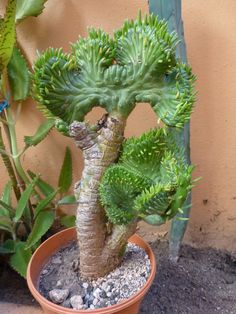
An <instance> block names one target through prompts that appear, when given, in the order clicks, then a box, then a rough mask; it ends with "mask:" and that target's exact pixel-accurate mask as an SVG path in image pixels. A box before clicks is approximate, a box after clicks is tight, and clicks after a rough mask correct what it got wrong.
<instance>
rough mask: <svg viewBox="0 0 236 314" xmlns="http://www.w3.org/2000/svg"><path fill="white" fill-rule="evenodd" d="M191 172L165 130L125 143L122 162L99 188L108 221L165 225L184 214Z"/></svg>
mask: <svg viewBox="0 0 236 314" xmlns="http://www.w3.org/2000/svg"><path fill="white" fill-rule="evenodd" d="M192 170H193V167H192V166H188V165H186V164H185V161H184V154H183V152H182V151H181V150H180V149H178V148H177V146H176V145H175V143H174V139H173V138H172V136H171V133H169V132H167V131H166V130H165V129H153V130H151V131H149V132H147V133H144V134H143V135H142V136H141V137H140V138H134V137H133V138H130V139H128V140H126V142H125V143H124V145H123V151H122V154H121V157H120V160H119V162H118V163H117V164H115V165H112V166H111V167H109V168H108V169H107V170H106V172H105V174H104V176H103V179H102V182H101V185H100V197H101V202H102V204H103V206H104V208H105V210H106V213H107V216H108V219H109V220H110V221H111V222H112V223H114V224H128V223H130V222H132V221H133V220H135V219H138V218H141V219H144V220H145V221H147V222H149V223H152V224H156V225H159V224H162V223H165V222H166V221H167V220H169V219H171V218H172V217H174V216H175V215H176V213H177V212H178V211H181V207H182V205H183V203H184V201H185V199H186V197H187V195H188V192H189V190H190V189H191V187H192V179H191V173H192Z"/></svg>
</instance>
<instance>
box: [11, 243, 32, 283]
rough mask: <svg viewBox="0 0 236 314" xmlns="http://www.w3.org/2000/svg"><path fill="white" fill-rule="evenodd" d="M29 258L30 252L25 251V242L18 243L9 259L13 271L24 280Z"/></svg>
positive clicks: (28, 250)
mask: <svg viewBox="0 0 236 314" xmlns="http://www.w3.org/2000/svg"><path fill="white" fill-rule="evenodd" d="M31 256H32V254H31V250H30V249H26V246H25V242H18V243H17V244H16V252H15V253H14V254H13V255H12V256H11V257H10V261H9V263H10V265H11V267H12V268H13V269H14V270H15V271H17V272H18V273H19V274H20V275H21V276H22V277H24V278H25V277H26V271H27V266H28V263H29V261H30V258H31Z"/></svg>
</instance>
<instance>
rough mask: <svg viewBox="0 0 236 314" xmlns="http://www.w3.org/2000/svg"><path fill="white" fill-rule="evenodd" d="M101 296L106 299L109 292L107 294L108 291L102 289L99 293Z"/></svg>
mask: <svg viewBox="0 0 236 314" xmlns="http://www.w3.org/2000/svg"><path fill="white" fill-rule="evenodd" d="M99 296H100V297H101V298H102V299H104V298H106V297H107V294H106V292H105V291H104V290H102V291H101V292H100V293H99Z"/></svg>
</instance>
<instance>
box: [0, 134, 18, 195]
mask: <svg viewBox="0 0 236 314" xmlns="http://www.w3.org/2000/svg"><path fill="white" fill-rule="evenodd" d="M0 148H1V149H0V153H1V155H2V160H3V163H4V165H5V167H6V169H7V172H8V175H9V178H10V179H11V182H12V187H13V190H14V193H15V196H16V199H17V200H19V199H20V196H21V193H20V189H19V187H18V183H17V179H16V175H15V172H14V168H13V166H12V163H11V160H10V158H9V156H8V155H6V154H2V152H1V151H4V152H5V145H4V142H3V137H2V130H1V128H0Z"/></svg>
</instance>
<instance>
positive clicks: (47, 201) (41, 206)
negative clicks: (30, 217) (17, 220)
mask: <svg viewBox="0 0 236 314" xmlns="http://www.w3.org/2000/svg"><path fill="white" fill-rule="evenodd" d="M57 192H58V190H55V191H54V192H52V193H51V194H49V195H48V196H47V197H46V198H45V199H43V200H42V201H40V202H39V203H38V205H37V207H36V208H35V212H34V218H36V217H37V216H38V214H39V213H40V212H41V211H42V210H43V209H45V208H46V207H47V206H48V204H50V203H51V201H52V200H53V199H54V198H55V196H56V195H57Z"/></svg>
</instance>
